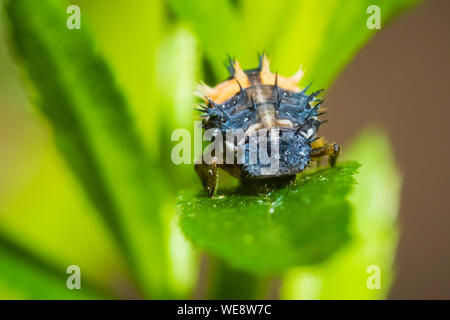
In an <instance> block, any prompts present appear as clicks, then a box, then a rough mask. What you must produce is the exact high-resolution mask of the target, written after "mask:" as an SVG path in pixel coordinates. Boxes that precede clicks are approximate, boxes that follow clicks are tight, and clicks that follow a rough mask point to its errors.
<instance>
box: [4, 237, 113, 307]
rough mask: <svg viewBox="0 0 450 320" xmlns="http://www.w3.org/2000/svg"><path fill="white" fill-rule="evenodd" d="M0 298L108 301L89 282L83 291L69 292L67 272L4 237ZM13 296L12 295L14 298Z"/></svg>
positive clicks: (105, 295)
mask: <svg viewBox="0 0 450 320" xmlns="http://www.w3.org/2000/svg"><path fill="white" fill-rule="evenodd" d="M0 274H1V278H0V297H1V296H2V294H3V293H6V292H7V293H8V295H7V296H6V294H5V297H4V298H5V299H105V298H110V296H109V295H108V294H104V293H101V292H99V291H96V288H95V287H92V286H91V284H89V283H88V282H87V281H85V280H83V278H81V279H82V281H81V290H77V289H72V290H69V289H68V288H67V284H66V281H67V278H68V277H69V276H70V275H71V274H66V270H65V269H61V270H58V269H55V268H53V266H51V265H47V264H46V263H45V262H43V261H41V260H40V259H39V258H37V257H36V256H34V255H33V254H31V253H29V252H28V251H26V250H24V249H23V248H21V247H20V246H17V245H15V244H14V243H12V242H11V241H9V240H8V239H6V238H4V237H3V236H0ZM82 276H83V274H81V277H82ZM10 293H12V295H11V294H10Z"/></svg>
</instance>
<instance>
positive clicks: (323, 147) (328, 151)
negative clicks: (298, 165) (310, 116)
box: [311, 138, 341, 167]
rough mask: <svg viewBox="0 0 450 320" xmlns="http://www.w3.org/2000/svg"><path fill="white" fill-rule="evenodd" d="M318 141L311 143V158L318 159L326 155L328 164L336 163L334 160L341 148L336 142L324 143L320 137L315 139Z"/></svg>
mask: <svg viewBox="0 0 450 320" xmlns="http://www.w3.org/2000/svg"><path fill="white" fill-rule="evenodd" d="M319 140H320V142H319V143H317V144H315V145H314V143H313V145H312V147H313V150H312V152H311V160H315V161H320V159H322V158H323V157H328V163H329V164H330V166H332V167H334V166H335V165H336V160H337V158H338V157H339V154H340V152H341V148H340V147H339V145H338V144H336V143H326V142H325V140H323V139H322V138H320V139H318V140H316V141H319Z"/></svg>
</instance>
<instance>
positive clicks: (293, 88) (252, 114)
mask: <svg viewBox="0 0 450 320" xmlns="http://www.w3.org/2000/svg"><path fill="white" fill-rule="evenodd" d="M228 69H229V72H230V77H229V78H228V79H227V80H225V81H224V82H222V83H220V84H218V85H217V86H215V87H209V86H207V85H205V84H201V85H200V86H199V90H198V91H199V93H200V94H201V96H202V98H203V99H204V102H205V104H202V105H200V109H199V110H200V111H202V115H201V117H202V118H203V121H202V127H203V129H205V130H208V129H214V130H215V131H216V132H218V134H220V135H222V137H225V135H226V134H227V132H228V131H230V130H242V132H243V133H245V136H244V137H243V138H241V139H239V138H237V139H236V140H237V141H236V140H235V139H234V137H233V140H232V141H228V140H227V139H223V140H221V141H224V142H223V149H225V150H226V151H227V152H230V153H231V154H232V155H233V159H232V160H233V161H232V162H231V163H230V162H229V161H227V162H226V163H224V161H223V159H219V156H222V154H221V155H218V154H217V152H216V154H214V155H213V158H212V159H211V160H210V161H209V162H208V163H206V162H205V161H202V163H200V164H196V165H195V170H196V172H197V174H198V175H199V177H200V179H201V180H202V183H203V185H204V187H205V189H206V190H207V192H208V196H209V197H212V196H213V195H214V191H215V190H216V189H217V183H218V171H217V170H218V168H222V169H224V170H225V171H227V172H228V173H229V174H231V175H232V176H234V177H237V178H239V179H241V180H242V181H243V182H244V183H246V182H247V183H248V182H253V181H261V179H270V180H271V181H292V180H293V179H295V176H296V174H298V173H300V172H302V171H303V170H305V169H306V167H307V166H309V165H310V164H311V162H313V161H317V163H319V162H320V159H321V158H323V157H324V156H327V157H328V160H329V163H330V165H331V166H334V165H335V163H336V159H337V157H338V155H339V152H340V148H339V146H338V145H337V144H335V143H331V144H329V143H326V142H325V140H324V139H323V138H319V137H318V136H317V131H318V129H319V126H320V125H321V124H322V123H324V122H325V121H321V120H319V116H320V115H322V114H324V112H323V109H322V108H321V105H322V103H323V99H320V98H318V96H319V95H320V93H321V92H322V90H319V91H316V92H314V93H311V94H309V95H308V94H307V93H306V92H307V90H308V88H309V86H308V87H306V88H304V89H303V90H301V89H300V88H299V87H298V83H299V81H300V79H301V78H302V76H303V71H302V68H300V70H299V71H298V72H297V73H296V74H294V75H293V76H291V77H283V76H281V75H278V74H277V73H272V72H271V71H270V68H269V60H268V58H267V56H266V55H265V54H263V55H261V56H260V57H259V66H258V68H256V69H251V70H245V71H244V70H242V68H241V67H240V65H239V62H238V61H236V60H231V59H230V64H229V66H228ZM261 132H263V134H262V135H263V136H264V138H267V137H268V140H265V141H268V142H267V146H266V147H267V149H266V150H269V149H270V150H271V151H268V154H270V153H271V152H272V153H273V150H274V149H271V147H273V146H275V145H276V146H277V149H276V151H277V155H276V157H275V159H276V160H277V166H276V171H272V172H269V173H267V170H266V172H264V169H267V166H268V164H267V163H266V162H263V161H262V158H261V156H260V154H259V156H256V157H253V159H255V160H254V161H253V162H251V161H250V159H251V158H252V156H251V152H252V150H256V149H259V150H262V149H263V146H262V145H261V141H263V140H258V138H255V137H256V134H257V133H259V138H261ZM222 137H221V138H222ZM252 143H254V144H253V145H256V146H257V148H256V149H252V147H251V146H252ZM272 155H273V154H272ZM265 181H268V180H265Z"/></svg>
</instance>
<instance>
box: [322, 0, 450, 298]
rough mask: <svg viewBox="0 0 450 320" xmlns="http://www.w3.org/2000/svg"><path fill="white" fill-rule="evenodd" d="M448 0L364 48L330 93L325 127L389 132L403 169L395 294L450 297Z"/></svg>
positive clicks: (425, 7)
mask: <svg viewBox="0 0 450 320" xmlns="http://www.w3.org/2000/svg"><path fill="white" fill-rule="evenodd" d="M449 18H450V2H449V1H446V0H431V1H426V2H424V3H423V4H422V5H420V6H419V7H417V8H415V9H414V10H413V11H412V12H410V13H409V14H408V15H405V16H403V17H401V18H400V19H399V20H397V21H396V22H395V23H394V24H393V25H390V26H388V27H387V28H385V29H384V30H383V32H380V33H378V34H377V35H376V36H375V37H374V39H372V41H371V42H370V43H369V44H368V45H367V46H366V47H365V48H363V49H362V50H361V51H360V52H359V54H358V55H357V56H356V58H355V59H354V60H353V61H352V63H351V64H350V65H349V66H348V67H347V68H346V69H345V70H344V72H343V73H342V74H341V75H340V76H339V78H338V80H337V81H336V82H335V83H334V85H333V86H332V88H331V90H330V92H329V95H328V102H327V103H328V106H329V112H330V118H331V119H333V121H332V122H330V124H329V125H328V126H327V128H324V131H325V132H327V135H328V136H333V137H336V138H335V139H336V141H348V139H350V138H351V137H352V136H353V135H354V134H355V133H356V132H358V131H359V130H360V129H361V128H362V127H364V126H366V125H368V124H377V125H380V126H382V127H383V128H385V129H386V130H387V132H388V133H389V136H390V138H391V140H392V143H393V145H394V152H395V156H396V159H397V162H398V165H399V167H400V170H401V172H402V174H403V190H402V197H401V205H400V228H401V237H400V245H399V249H398V253H397V280H396V281H395V283H394V287H393V289H392V292H391V296H390V297H391V298H393V299H405V298H424V299H426V298H436V299H439V298H446V299H449V298H450V272H449V270H450V232H449V226H450V203H449V202H448V200H447V199H448V194H449V190H450V168H449V167H448V165H447V164H448V163H450V147H449V142H448V141H447V139H448V138H450V126H449V125H448V123H447V122H448V119H449V117H450V95H449V94H448V87H449V85H450V60H449V59H448V57H449V56H450V40H449V39H450V19H449Z"/></svg>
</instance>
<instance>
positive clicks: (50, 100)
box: [4, 0, 168, 297]
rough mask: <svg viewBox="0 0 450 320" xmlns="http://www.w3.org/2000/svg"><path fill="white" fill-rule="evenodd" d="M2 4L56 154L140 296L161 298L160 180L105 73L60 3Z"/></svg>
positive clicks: (163, 289) (87, 40)
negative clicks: (98, 216) (122, 256)
mask: <svg viewBox="0 0 450 320" xmlns="http://www.w3.org/2000/svg"><path fill="white" fill-rule="evenodd" d="M4 3H5V13H6V16H7V17H8V19H9V23H10V25H9V27H10V35H11V37H10V38H11V41H12V44H13V47H14V49H15V53H16V54H17V57H18V60H19V62H20V63H21V66H22V67H23V70H24V72H25V74H26V75H27V79H28V80H29V84H30V89H31V90H30V91H31V92H32V93H33V98H34V101H35V102H36V105H37V106H38V107H39V108H40V110H41V111H42V112H43V113H44V114H45V115H46V117H47V119H48V121H49V122H50V123H51V125H52V127H53V129H54V131H55V139H56V141H57V144H58V147H59V148H60V150H61V152H62V153H63V154H64V156H65V158H66V160H67V162H68V163H69V165H70V166H71V167H72V169H73V171H74V173H75V175H76V176H77V178H78V179H79V181H80V182H81V184H82V185H83V187H84V189H85V190H86V192H87V194H88V196H89V197H90V199H91V201H92V202H93V203H94V205H95V206H96V208H97V209H98V211H99V212H101V213H102V216H103V218H104V220H105V222H106V223H107V224H108V226H109V228H110V229H111V230H112V232H113V234H114V235H115V236H116V240H117V243H118V244H119V245H120V246H121V248H122V249H123V250H124V252H125V253H126V255H127V257H128V258H129V261H130V266H131V267H132V268H133V269H134V271H135V274H136V278H138V279H139V284H140V285H141V286H142V287H143V289H144V291H145V292H146V293H147V294H149V293H150V292H151V295H152V297H161V296H163V295H164V294H167V293H168V288H166V285H167V281H166V277H167V269H166V263H167V250H166V249H167V248H166V244H165V243H164V242H162V241H161V238H162V237H163V234H162V233H163V228H162V222H161V218H160V216H159V209H160V201H155V200H154V199H159V200H161V201H162V200H163V196H162V195H163V194H164V193H163V191H164V189H165V186H164V180H163V179H161V178H160V177H159V173H158V171H157V170H156V169H155V168H153V167H152V165H151V162H150V161H149V157H148V155H147V153H146V151H145V148H144V147H143V144H142V141H141V139H140V138H139V137H138V135H137V134H136V131H137V130H136V127H135V125H134V123H133V121H132V119H131V116H130V113H129V109H128V108H129V107H128V104H127V102H126V101H125V99H124V97H123V95H122V93H121V92H120V90H119V89H118V87H117V85H116V84H115V82H114V77H113V75H112V73H111V71H110V70H109V68H108V66H107V65H106V63H105V61H104V60H103V58H102V57H101V56H100V55H99V53H98V52H97V50H96V49H95V47H94V45H93V44H92V41H91V39H90V37H89V35H88V34H87V32H86V31H85V26H84V25H83V28H82V29H81V30H68V29H67V28H66V18H67V15H66V13H65V8H63V7H62V6H61V3H60V2H59V1H52V0H45V1H44V0H40V1H37V0H14V1H5V2H4ZM153 181H158V184H157V185H156V184H153V183H152V182H153ZM155 261H158V263H155ZM149 266H151V267H149Z"/></svg>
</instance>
